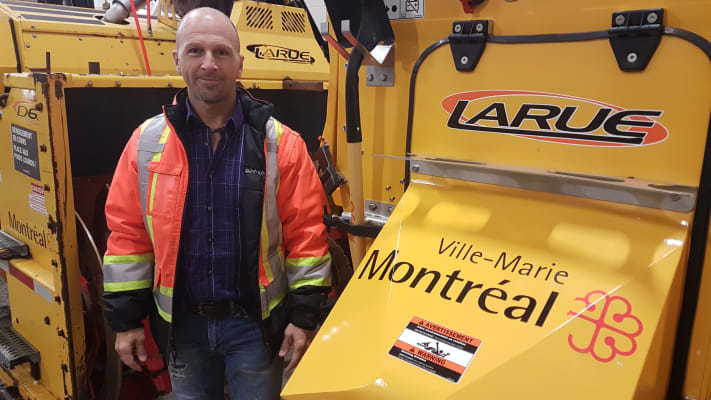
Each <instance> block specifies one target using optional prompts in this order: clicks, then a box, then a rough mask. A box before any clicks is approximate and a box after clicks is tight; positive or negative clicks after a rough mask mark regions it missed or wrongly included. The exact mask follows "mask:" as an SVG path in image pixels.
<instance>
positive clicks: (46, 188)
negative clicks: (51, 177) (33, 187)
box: [44, 183, 49, 192]
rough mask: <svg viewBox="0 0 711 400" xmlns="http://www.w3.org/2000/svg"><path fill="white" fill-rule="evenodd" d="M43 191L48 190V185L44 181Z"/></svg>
mask: <svg viewBox="0 0 711 400" xmlns="http://www.w3.org/2000/svg"><path fill="white" fill-rule="evenodd" d="M44 191H45V192H49V185H48V184H46V183H45V185H44Z"/></svg>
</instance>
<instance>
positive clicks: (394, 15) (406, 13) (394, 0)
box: [384, 0, 425, 20]
mask: <svg viewBox="0 0 711 400" xmlns="http://www.w3.org/2000/svg"><path fill="white" fill-rule="evenodd" d="M384 3H385V8H386V9H387V11H388V18H390V19H391V20H393V19H413V18H424V17H425V0H384Z"/></svg>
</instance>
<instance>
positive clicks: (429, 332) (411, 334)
mask: <svg viewBox="0 0 711 400" xmlns="http://www.w3.org/2000/svg"><path fill="white" fill-rule="evenodd" d="M480 346H481V340H479V339H477V338H474V337H472V336H469V335H465V334H463V333H460V332H457V331H455V330H452V329H449V328H447V327H444V326H442V325H438V324H435V323H433V322H430V321H427V320H424V319H422V318H418V317H413V318H412V320H411V321H410V322H409V323H408V324H407V327H405V330H404V331H403V332H402V334H401V335H400V337H399V338H398V339H397V340H396V341H395V344H394V345H393V347H392V348H391V349H390V352H389V354H390V355H391V356H393V357H395V358H399V359H400V360H403V361H405V362H407V363H409V364H412V365H414V366H416V367H419V368H422V369H424V370H425V371H427V372H431V373H433V374H435V375H439V376H441V377H442V378H445V379H447V380H449V381H451V382H454V383H458V382H459V379H460V378H461V377H462V375H464V372H465V371H466V370H467V368H468V367H469V364H470V363H471V362H472V359H474V355H475V354H476V352H477V350H478V349H479V347H480Z"/></svg>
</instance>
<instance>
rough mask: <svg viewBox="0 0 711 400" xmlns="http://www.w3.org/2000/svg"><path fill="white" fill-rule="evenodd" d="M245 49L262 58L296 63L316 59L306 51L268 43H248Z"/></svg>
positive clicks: (308, 62)
mask: <svg viewBox="0 0 711 400" xmlns="http://www.w3.org/2000/svg"><path fill="white" fill-rule="evenodd" d="M247 50H249V51H251V52H252V53H254V55H255V56H256V57H257V58H259V59H263V60H278V61H286V62H292V63H297V64H313V63H314V61H316V59H315V58H313V57H311V53H309V52H308V51H301V50H297V49H290V48H288V47H281V46H272V45H269V44H250V45H248V46H247Z"/></svg>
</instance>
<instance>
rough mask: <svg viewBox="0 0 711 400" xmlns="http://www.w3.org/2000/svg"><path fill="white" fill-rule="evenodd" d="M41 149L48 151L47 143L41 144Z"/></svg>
mask: <svg viewBox="0 0 711 400" xmlns="http://www.w3.org/2000/svg"><path fill="white" fill-rule="evenodd" d="M40 151H41V152H46V151H47V145H46V144H42V145H40Z"/></svg>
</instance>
